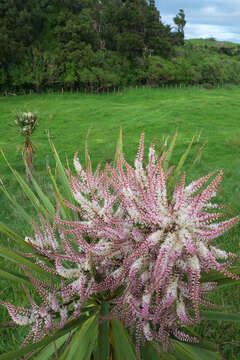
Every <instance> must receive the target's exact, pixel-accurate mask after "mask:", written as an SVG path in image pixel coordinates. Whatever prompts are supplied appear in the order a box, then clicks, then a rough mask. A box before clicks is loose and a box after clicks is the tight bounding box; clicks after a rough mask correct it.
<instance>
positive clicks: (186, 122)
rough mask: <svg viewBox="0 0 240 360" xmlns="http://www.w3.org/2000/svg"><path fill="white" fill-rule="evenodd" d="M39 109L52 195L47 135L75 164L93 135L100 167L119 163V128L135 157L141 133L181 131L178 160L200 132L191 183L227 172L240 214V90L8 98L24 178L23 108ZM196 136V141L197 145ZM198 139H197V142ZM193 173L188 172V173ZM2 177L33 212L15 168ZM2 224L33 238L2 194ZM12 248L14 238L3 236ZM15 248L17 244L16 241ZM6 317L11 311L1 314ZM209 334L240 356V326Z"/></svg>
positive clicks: (13, 153)
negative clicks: (19, 116)
mask: <svg viewBox="0 0 240 360" xmlns="http://www.w3.org/2000/svg"><path fill="white" fill-rule="evenodd" d="M24 110H27V111H37V112H38V113H39V127H38V129H37V130H36V132H35V134H34V136H33V141H34V144H35V145H36V148H37V150H36V152H35V178H36V179H37V180H38V181H39V182H40V184H41V185H42V187H43V188H44V189H45V191H46V192H47V191H48V190H49V185H48V175H47V172H46V156H49V159H50V164H51V165H53V164H54V162H53V158H52V155H51V150H50V146H49V144H48V138H47V135H46V134H47V132H48V131H49V132H50V135H51V137H52V139H53V141H54V143H55V146H56V148H57V150H58V152H59V154H60V155H61V158H62V159H63V160H64V159H65V156H66V155H67V157H68V159H69V160H72V157H73V154H74V153H75V152H76V151H77V150H79V151H80V159H82V161H83V160H84V144H85V139H86V136H87V133H88V131H90V132H89V136H88V145H89V151H90V154H91V159H92V163H93V165H94V166H96V164H97V163H98V162H99V161H103V162H105V161H112V160H113V159H114V154H115V147H116V145H115V144H116V141H117V138H118V133H119V128H120V125H122V128H123V139H124V148H123V150H124V154H125V157H126V158H127V159H128V160H133V159H134V156H135V154H136V151H137V146H138V141H139V136H140V134H141V132H142V131H144V132H145V136H146V145H147V146H148V145H149V144H150V142H151V141H152V140H153V139H159V140H160V141H162V140H163V139H164V138H166V137H167V136H168V135H173V134H174V133H175V131H176V129H178V133H179V135H178V139H177V145H176V147H175V154H174V158H173V162H176V161H177V159H179V157H180V155H181V154H182V153H183V151H184V150H186V148H187V146H188V144H189V142H190V141H191V139H192V136H193V135H197V137H198V136H199V134H201V136H200V142H201V143H206V145H205V148H204V151H203V155H202V158H201V162H200V163H199V164H198V165H197V167H195V168H194V170H193V171H192V173H191V175H189V181H190V178H194V177H198V176H202V175H205V174H206V173H208V172H210V171H211V170H214V169H223V170H224V173H225V178H224V181H223V184H222V186H223V189H224V190H223V191H222V192H221V193H220V194H219V198H220V201H221V202H223V203H224V204H227V205H228V206H229V207H231V209H232V212H233V215H236V214H239V213H240V127H239V122H240V88H239V87H226V88H223V89H213V90H206V89H198V88H186V89H139V90H138V91H136V90H126V91H124V92H119V93H115V94H103V95H92V94H64V95H62V94H44V95H31V96H30V95H29V96H18V97H0V124H1V137H0V147H1V148H2V149H3V150H4V152H5V154H6V156H7V158H8V160H9V162H10V163H11V165H12V166H13V168H15V169H16V170H18V171H19V172H20V173H21V174H22V175H23V176H24V164H23V160H22V145H23V138H21V137H20V135H19V134H18V131H17V130H18V129H17V128H16V125H15V124H14V113H16V111H24ZM197 137H196V141H197ZM196 141H195V142H196ZM186 169H187V168H186ZM0 177H1V178H2V180H3V182H4V184H5V185H6V187H7V188H8V189H9V190H10V191H11V193H14V195H15V196H16V197H17V198H18V199H19V202H20V203H21V204H22V205H23V206H25V208H26V209H27V210H28V211H31V209H30V207H29V204H28V202H27V201H26V198H25V197H24V196H23V195H22V193H21V191H20V189H19V187H18V186H17V185H16V182H15V180H14V179H13V176H12V175H11V173H10V170H9V169H8V168H7V166H6V164H5V162H4V161H3V159H2V158H0ZM0 201H1V207H0V221H1V222H5V223H7V224H8V225H9V226H11V227H12V228H13V229H15V230H16V229H17V230H18V231H19V232H21V233H22V234H24V235H27V231H28V230H27V228H26V226H25V225H24V223H23V221H21V219H19V218H16V217H15V216H14V215H13V212H12V210H11V209H10V207H9V204H8V201H7V200H6V198H5V197H4V195H3V194H2V193H1V192H0ZM239 230H240V229H239V225H238V226H235V228H234V229H232V230H231V231H229V232H228V233H227V234H226V235H224V236H222V238H221V241H220V242H222V243H223V242H224V247H225V249H227V250H229V251H234V252H238V253H240V251H239V240H240V235H239ZM0 239H1V241H2V242H4V243H5V244H6V240H5V239H4V238H3V237H0ZM9 246H10V244H9ZM9 293H11V300H12V301H14V302H16V301H17V302H18V303H19V302H21V301H22V297H20V295H19V289H14V290H13V286H12V285H11V284H9V283H6V282H4V281H3V282H2V285H1V286H0V298H4V299H5V298H6V297H7V295H9ZM239 299H240V287H239V286H235V287H234V288H233V289H229V288H228V289H227V290H225V289H221V291H219V292H218V293H217V294H216V295H215V296H214V301H215V302H218V303H219V304H222V305H224V306H225V307H226V308H227V309H228V311H232V312H234V311H238V312H240V304H239ZM0 316H1V319H3V318H4V317H5V316H6V312H5V311H3V310H2V309H1V315H0ZM201 331H202V334H203V335H207V336H208V338H209V339H210V340H213V341H214V340H215V341H216V342H217V343H218V344H219V347H220V350H221V352H222V353H223V355H224V358H225V359H227V360H232V359H234V360H235V359H239V355H238V354H239V353H240V340H239V335H240V326H237V325H232V324H231V323H208V324H206V323H204V324H202V325H201ZM1 335H2V336H1V338H0V351H1V352H3V351H6V350H9V349H11V348H13V347H14V346H15V347H16V344H17V343H19V341H21V338H22V336H23V332H22V331H20V332H19V331H17V330H16V329H10V330H6V329H4V328H2V327H1Z"/></svg>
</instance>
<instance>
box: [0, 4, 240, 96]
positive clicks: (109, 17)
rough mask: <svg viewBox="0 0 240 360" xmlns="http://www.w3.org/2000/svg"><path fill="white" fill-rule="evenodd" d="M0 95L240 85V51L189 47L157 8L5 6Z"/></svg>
mask: <svg viewBox="0 0 240 360" xmlns="http://www.w3.org/2000/svg"><path fill="white" fill-rule="evenodd" d="M0 18H1V23H0V54H1V57H0V92H1V93H15V94H21V93H23V94H24V93H25V92H29V91H34V92H41V91H48V90H51V91H52V90H53V91H61V90H62V89H64V90H80V91H86V92H103V91H114V89H116V88H123V87H128V86H135V85H149V86H155V87H159V86H161V85H163V84H164V85H165V84H184V85H191V84H198V83H200V84H205V83H207V84H212V85H214V84H219V83H221V84H222V83H235V84H239V83H240V46H239V45H237V44H232V43H227V42H218V41H215V40H214V39H208V40H203V39H193V40H186V41H185V42H184V27H185V25H186V19H185V14H184V11H183V10H182V9H180V10H179V13H178V14H177V15H176V16H175V17H174V19H173V20H174V23H175V26H174V27H171V26H170V25H167V24H164V23H163V22H162V20H161V12H159V11H158V10H157V8H156V6H155V1H154V0H134V1H133V0H111V1H110V0H102V1H100V0H84V1H82V0H81V1H80V0H71V1H70V0H61V1H57V0H26V1H24V2H23V1H20V0H12V1H11V2H9V1H6V0H4V1H2V2H1V3H0Z"/></svg>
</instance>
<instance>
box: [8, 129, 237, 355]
mask: <svg viewBox="0 0 240 360" xmlns="http://www.w3.org/2000/svg"><path fill="white" fill-rule="evenodd" d="M165 157H166V154H163V155H161V156H158V155H157V153H156V151H155V148H154V145H153V144H152V145H151V146H150V149H149V152H148V161H147V163H146V165H145V164H144V135H143V134H142V136H141V139H140V145H139V149H138V152H137V156H136V159H135V162H134V165H130V164H129V163H128V162H127V161H126V160H125V159H124V157H123V156H122V155H121V154H119V157H118V161H117V164H116V166H115V167H113V166H112V165H111V164H107V165H106V167H105V169H103V170H101V169H100V166H98V167H97V169H96V171H95V172H93V171H92V168H91V166H90V164H88V166H87V169H86V170H85V169H84V168H83V166H82V165H81V164H80V162H79V159H78V155H77V154H76V155H75V157H74V166H75V169H76V172H77V176H74V175H72V174H71V173H70V172H68V176H69V182H70V185H71V189H72V193H73V196H74V198H75V201H76V204H77V205H76V204H74V205H73V204H71V203H69V202H68V201H67V200H65V204H66V206H67V207H69V208H70V209H71V211H73V212H75V214H76V217H75V218H76V220H75V221H72V220H64V219H62V218H61V217H60V211H58V212H57V214H56V217H55V221H54V226H53V227H51V226H50V223H49V222H48V219H46V220H45V221H44V220H43V219H42V218H41V219H40V221H41V225H42V230H41V231H40V229H39V228H38V227H36V226H35V236H34V237H27V239H26V241H28V242H29V243H30V244H31V246H32V247H34V249H35V251H37V252H39V253H40V254H41V255H42V257H41V259H42V258H43V257H44V256H45V257H46V258H48V259H50V260H51V263H54V264H55V265H54V266H55V267H54V268H53V267H51V268H50V267H48V263H49V262H46V263H44V261H42V260H41V262H38V264H39V265H40V266H41V267H42V268H43V269H45V270H46V271H48V272H53V273H55V274H57V276H59V277H60V278H61V284H62V285H61V287H60V288H58V289H57V290H54V289H50V290H49V291H48V292H47V291H46V289H47V288H46V287H44V286H43V285H42V284H39V282H37V281H36V280H34V279H33V278H31V277H30V275H28V276H29V277H30V280H31V281H32V282H33V283H34V287H35V288H36V290H37V291H38V292H39V294H40V296H41V297H42V299H43V305H42V306H40V307H36V306H35V305H34V313H32V312H31V311H30V310H28V309H27V310H24V309H22V308H19V310H18V308H17V307H13V306H12V305H10V304H8V303H5V304H4V303H2V304H3V305H5V306H6V307H7V308H8V311H9V314H10V316H11V317H12V319H13V321H15V322H17V323H18V324H25V323H29V324H30V323H31V324H33V329H35V327H34V326H35V324H36V321H38V323H39V321H40V320H41V324H42V325H41V327H42V328H43V329H44V331H47V329H48V328H49V327H50V328H51V329H53V328H56V327H61V326H63V325H64V324H65V323H66V322H67V321H69V320H71V319H73V318H76V317H78V315H79V314H80V312H81V308H82V306H83V305H84V303H85V301H86V300H87V299H88V298H89V296H91V295H94V296H99V298H100V299H101V294H102V293H103V292H104V294H105V295H106V293H109V294H111V296H109V299H108V301H110V302H111V305H112V308H111V312H110V314H109V315H108V317H109V318H118V319H120V320H122V321H123V323H124V324H125V325H126V326H130V327H133V328H135V329H136V341H137V349H139V346H140V343H141V342H142V341H143V340H144V339H145V340H147V341H151V340H153V339H154V340H157V341H161V342H162V344H163V346H164V349H165V350H167V346H168V343H169V341H170V339H171V337H172V336H174V337H176V338H178V339H180V340H182V341H193V342H194V341H197V339H196V338H194V337H192V336H190V335H188V334H186V333H185V332H183V331H182V327H183V326H188V325H192V324H198V323H199V322H200V320H201V317H200V313H199V305H203V306H210V305H211V304H210V302H209V301H208V299H207V298H206V294H208V293H209V292H211V291H213V290H214V289H215V287H216V283H213V282H202V281H201V276H202V272H209V271H210V270H215V271H219V272H220V273H222V274H224V275H225V276H228V277H230V278H232V279H239V278H238V277H237V276H236V275H234V274H231V273H230V272H229V271H228V270H227V267H228V266H229V265H230V264H231V262H232V260H231V258H232V259H233V258H234V257H236V255H234V254H232V253H229V252H227V251H225V250H223V249H220V248H219V247H218V246H217V245H216V244H215V241H216V239H217V238H218V237H219V236H221V235H222V234H223V233H224V232H225V231H227V230H228V229H229V228H230V227H232V226H233V225H234V224H235V223H236V222H237V221H238V217H234V218H232V219H227V220H226V219H225V220H222V221H220V220H219V219H220V218H221V217H223V216H224V213H223V212H222V208H223V207H222V206H220V205H218V204H217V203H214V201H213V198H214V197H215V196H216V193H217V191H218V189H219V184H220V182H221V180H222V177H223V172H222V171H221V170H218V171H215V172H212V173H210V174H208V175H206V176H203V177H201V178H199V179H197V180H195V181H193V182H191V183H190V184H188V183H187V181H186V175H185V173H183V174H182V175H181V178H180V180H179V181H178V182H176V184H175V186H174V189H173V191H170V190H169V189H170V187H169V181H170V180H169V179H170V177H169V175H170V174H171V172H173V167H170V168H169V169H165V166H164V160H165ZM172 178H173V177H172ZM73 243H74V246H73ZM229 259H230V260H229ZM66 265H68V266H66ZM43 288H44V290H43ZM108 290H111V291H109V292H108ZM49 293H50V296H49ZM44 304H45V305H44ZM73 308H74V312H73ZM44 309H45V310H46V311H45V312H44V311H43V310H44ZM69 309H70V310H69ZM36 311H37V314H38V316H36ZM53 313H55V315H54V314H53ZM56 314H57V317H56ZM56 318H57V319H60V320H58V321H59V322H58V323H56V320H55V322H54V321H53V319H56ZM36 319H37V320H36ZM39 319H40V320H39ZM36 326H38V328H40V325H36ZM39 334H40V335H41V334H42V332H39ZM40 335H39V336H40ZM138 351H139V350H138ZM138 355H139V354H138Z"/></svg>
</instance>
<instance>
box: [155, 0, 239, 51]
mask: <svg viewBox="0 0 240 360" xmlns="http://www.w3.org/2000/svg"><path fill="white" fill-rule="evenodd" d="M155 3H156V6H157V7H158V9H159V11H160V15H161V17H162V21H163V22H164V23H166V24H170V25H173V21H172V19H173V17H174V16H175V15H176V14H177V13H178V11H179V9H183V10H184V12H185V15H186V21H187V25H186V27H185V38H186V39H193V38H209V37H214V38H215V39H216V40H220V41H232V42H235V43H239V44H240V0H155Z"/></svg>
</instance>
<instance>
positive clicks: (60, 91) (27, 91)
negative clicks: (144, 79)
mask: <svg viewBox="0 0 240 360" xmlns="http://www.w3.org/2000/svg"><path fill="white" fill-rule="evenodd" d="M233 86H234V87H239V86H240V85H237V84H231V83H217V84H211V83H201V84H190V85H189V84H183V83H178V84H160V85H158V86H155V85H135V86H128V87H112V88H103V89H95V88H63V87H62V88H61V89H52V88H49V89H45V90H44V91H36V90H33V89H25V90H24V89H21V90H19V91H14V90H12V91H3V92H0V96H21V95H33V94H62V95H63V94H69V93H70V94H71V93H74V94H78V93H80V94H114V93H122V92H127V91H130V90H135V91H136V90H147V89H148V90H159V89H189V88H191V89H209V90H210V89H220V88H229V87H233Z"/></svg>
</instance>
